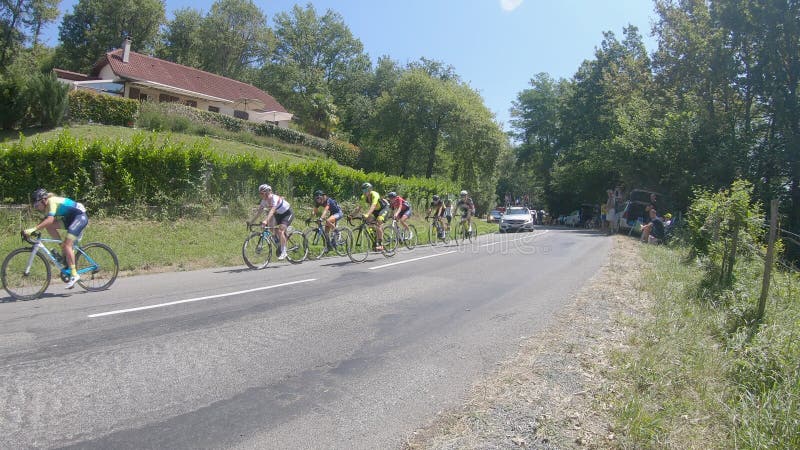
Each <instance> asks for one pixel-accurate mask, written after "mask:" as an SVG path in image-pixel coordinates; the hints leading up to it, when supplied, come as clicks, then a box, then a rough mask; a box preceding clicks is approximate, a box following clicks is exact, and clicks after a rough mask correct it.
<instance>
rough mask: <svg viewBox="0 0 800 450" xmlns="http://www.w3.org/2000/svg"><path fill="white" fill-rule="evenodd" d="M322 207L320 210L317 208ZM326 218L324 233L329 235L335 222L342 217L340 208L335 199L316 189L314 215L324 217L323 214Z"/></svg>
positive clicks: (334, 226)
mask: <svg viewBox="0 0 800 450" xmlns="http://www.w3.org/2000/svg"><path fill="white" fill-rule="evenodd" d="M320 208H322V212H319V209H320ZM326 213H327V214H328V218H327V219H326V220H325V233H326V234H328V235H329V236H330V232H331V231H333V229H334V228H336V222H337V221H338V220H339V219H341V218H342V216H343V214H342V208H340V207H339V203H337V202H336V200H334V199H332V198H330V197H328V194H326V193H325V192H323V191H321V190H319V189H317V190H316V191H314V216H317V215H318V216H319V218H320V219H325V214H326Z"/></svg>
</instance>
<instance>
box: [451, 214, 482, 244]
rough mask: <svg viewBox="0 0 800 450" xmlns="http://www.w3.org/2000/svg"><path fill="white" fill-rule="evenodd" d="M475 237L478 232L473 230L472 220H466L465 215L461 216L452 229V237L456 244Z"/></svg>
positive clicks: (470, 240) (469, 240)
mask: <svg viewBox="0 0 800 450" xmlns="http://www.w3.org/2000/svg"><path fill="white" fill-rule="evenodd" d="M477 237H478V232H477V230H475V226H474V225H473V224H472V220H467V218H466V217H462V218H461V220H459V222H458V223H457V224H456V226H455V229H454V230H453V239H455V241H456V243H457V244H463V243H466V242H472V240H473V239H475V238H477Z"/></svg>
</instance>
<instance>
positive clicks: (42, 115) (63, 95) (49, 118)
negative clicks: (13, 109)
mask: <svg viewBox="0 0 800 450" xmlns="http://www.w3.org/2000/svg"><path fill="white" fill-rule="evenodd" d="M27 93H28V98H29V103H30V113H31V116H32V120H33V122H34V123H37V122H38V123H39V124H40V125H41V126H42V127H44V128H53V127H55V126H57V125H58V124H60V123H61V120H62V119H63V118H64V113H65V112H66V110H67V105H68V94H69V86H68V85H66V84H64V83H62V82H60V81H58V78H56V75H55V74H54V73H52V72H50V73H49V74H36V75H35V76H33V77H32V78H31V79H30V81H29V82H28V89H27Z"/></svg>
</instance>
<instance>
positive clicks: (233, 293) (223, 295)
mask: <svg viewBox="0 0 800 450" xmlns="http://www.w3.org/2000/svg"><path fill="white" fill-rule="evenodd" d="M316 280H317V279H316V278H309V279H307V280H298V281H290V282H288V283H281V284H275V285H272V286H264V287H260V288H255V289H247V290H244V291H236V292H227V293H225V294H217V295H208V296H206V297H197V298H189V299H186V300H178V301H174V302H169V303H160V304H158V305H149V306H140V307H138V308H129V309H118V310H116V311H108V312H104V313H98V314H91V315H89V316H88V317H91V318H93V317H103V316H111V315H114V314H124V313H129V312H134V311H143V310H145V309H154V308H162V307H164V306H172V305H179V304H181V303H189V302H199V301H200V300H210V299H212V298H221V297H230V296H232V295H239V294H247V293H249V292H256V291H265V290H267V289H274V288H278V287H283V286H290V285H292V284H300V283H308V282H311V281H316Z"/></svg>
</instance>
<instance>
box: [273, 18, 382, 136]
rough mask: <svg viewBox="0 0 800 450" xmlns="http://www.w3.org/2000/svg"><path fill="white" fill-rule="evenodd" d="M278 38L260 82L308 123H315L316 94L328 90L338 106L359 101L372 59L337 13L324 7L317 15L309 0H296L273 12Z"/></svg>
mask: <svg viewBox="0 0 800 450" xmlns="http://www.w3.org/2000/svg"><path fill="white" fill-rule="evenodd" d="M274 22H275V26H274V32H275V36H276V39H277V44H276V48H275V51H274V53H273V54H272V57H271V60H270V62H269V63H268V64H267V65H266V66H264V68H263V70H262V81H261V86H262V87H263V88H264V89H265V90H267V91H268V92H270V93H272V94H273V95H275V96H276V98H278V100H279V101H281V102H282V103H283V104H284V105H286V106H287V107H288V108H289V109H290V110H292V111H293V112H295V114H297V115H298V116H299V119H300V120H301V121H302V122H303V123H305V124H306V125H307V128H308V129H317V130H320V129H326V127H325V126H321V124H317V123H314V121H315V120H316V119H315V117H319V115H318V114H316V111H318V108H317V107H316V106H315V103H318V102H315V99H318V98H319V94H321V95H322V96H323V97H324V96H327V95H330V96H331V97H332V99H333V103H334V104H335V106H336V107H337V111H341V110H345V111H344V115H345V116H347V117H350V116H356V115H357V114H356V113H352V114H350V113H348V112H347V111H346V108H349V107H358V106H360V105H361V103H363V102H361V101H359V100H358V99H359V96H361V95H363V94H364V92H365V91H366V89H367V86H368V84H369V81H370V77H369V71H370V65H371V64H370V61H369V58H368V56H367V55H366V54H365V53H364V48H363V45H362V44H361V41H359V40H358V39H356V38H355V37H353V35H352V33H351V32H350V29H349V28H348V27H347V25H345V23H344V20H343V19H342V17H341V15H339V14H338V13H335V12H333V11H331V10H328V11H327V12H326V13H325V14H324V15H323V16H321V17H320V16H318V15H317V12H316V10H315V9H314V6H313V5H312V4H310V3H309V4H308V5H306V7H305V8H301V7H300V6H298V5H295V6H294V8H292V11H291V13H285V12H284V13H280V14H277V15H276V16H275V18H274Z"/></svg>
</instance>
